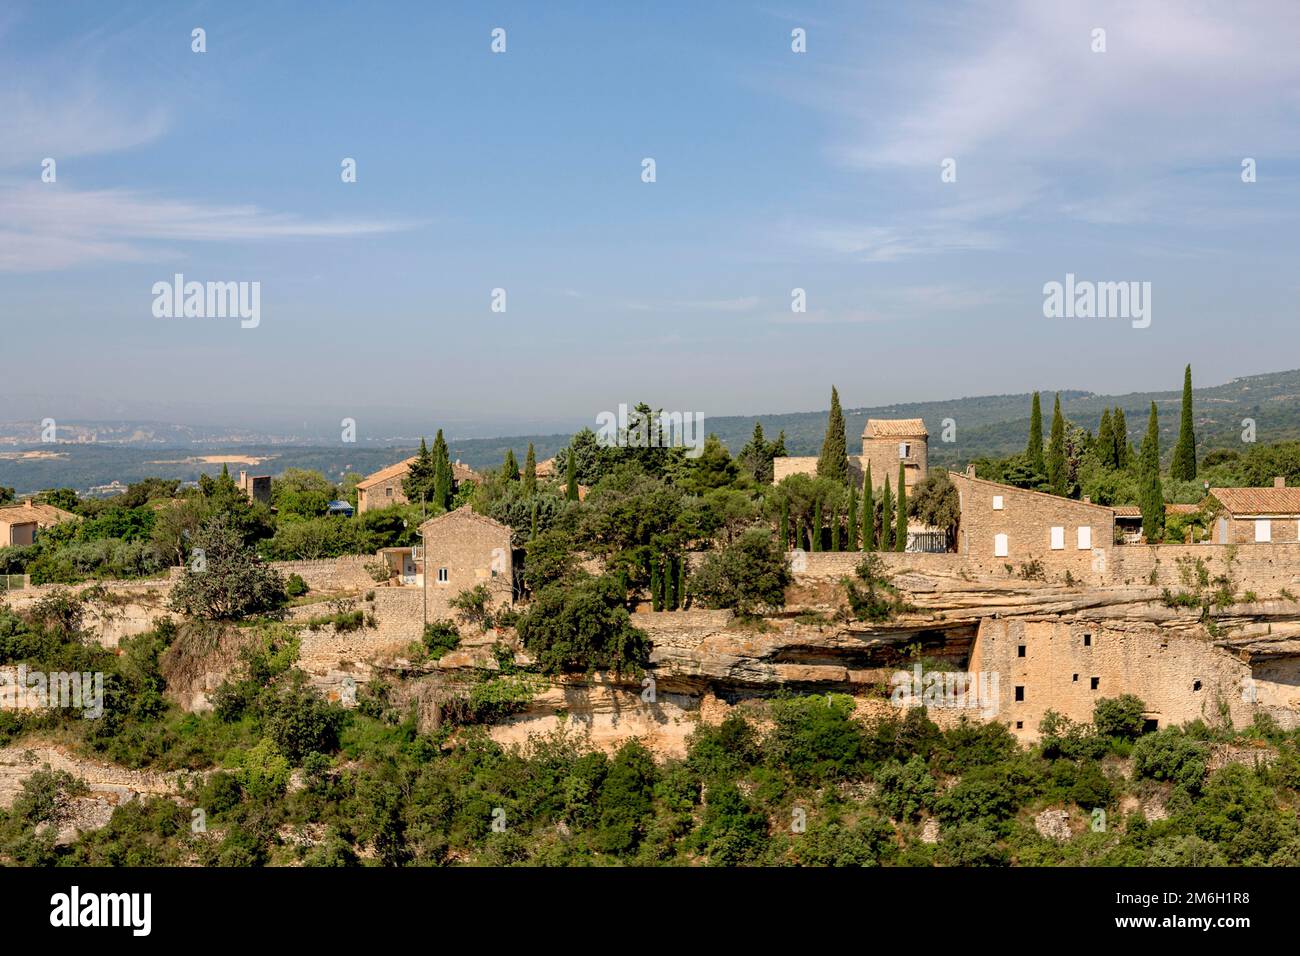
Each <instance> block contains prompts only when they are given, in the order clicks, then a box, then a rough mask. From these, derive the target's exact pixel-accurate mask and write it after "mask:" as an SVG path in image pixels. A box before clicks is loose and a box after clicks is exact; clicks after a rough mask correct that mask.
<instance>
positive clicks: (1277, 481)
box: [1273, 475, 1286, 488]
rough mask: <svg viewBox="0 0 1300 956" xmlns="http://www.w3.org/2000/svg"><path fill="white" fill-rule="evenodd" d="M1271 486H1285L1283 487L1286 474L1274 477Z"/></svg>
mask: <svg viewBox="0 0 1300 956" xmlns="http://www.w3.org/2000/svg"><path fill="white" fill-rule="evenodd" d="M1273 487H1274V488H1285V487H1286V476H1285V475H1278V476H1277V477H1276V478H1274V479H1273Z"/></svg>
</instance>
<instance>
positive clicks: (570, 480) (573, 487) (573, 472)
mask: <svg viewBox="0 0 1300 956" xmlns="http://www.w3.org/2000/svg"><path fill="white" fill-rule="evenodd" d="M565 471H566V472H567V474H566V475H565V482H564V497H565V498H567V499H568V500H569V501H577V500H578V468H577V456H576V455H574V454H572V451H570V454H568V455H566V456H565Z"/></svg>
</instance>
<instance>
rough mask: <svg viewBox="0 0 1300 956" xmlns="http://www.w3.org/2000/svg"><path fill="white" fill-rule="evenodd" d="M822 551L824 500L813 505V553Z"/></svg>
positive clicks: (818, 500) (819, 500)
mask: <svg viewBox="0 0 1300 956" xmlns="http://www.w3.org/2000/svg"><path fill="white" fill-rule="evenodd" d="M821 549H822V500H821V499H820V498H818V499H817V503H816V504H815V505H813V531H812V547H811V548H810V549H809V550H811V551H820V550H821Z"/></svg>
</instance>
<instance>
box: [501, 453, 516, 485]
mask: <svg viewBox="0 0 1300 956" xmlns="http://www.w3.org/2000/svg"><path fill="white" fill-rule="evenodd" d="M501 477H502V478H503V479H504V480H506V481H518V480H519V462H518V461H516V460H515V450H514V449H513V448H507V449H506V458H505V461H503V462H502V463H501Z"/></svg>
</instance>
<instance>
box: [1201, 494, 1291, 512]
mask: <svg viewBox="0 0 1300 956" xmlns="http://www.w3.org/2000/svg"><path fill="white" fill-rule="evenodd" d="M1210 494H1212V495H1213V496H1214V497H1215V499H1216V500H1217V501H1218V502H1219V504H1221V505H1223V507H1224V508H1225V509H1227V510H1228V511H1229V512H1230V513H1232V514H1234V515H1300V488H1211V489H1210Z"/></svg>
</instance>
